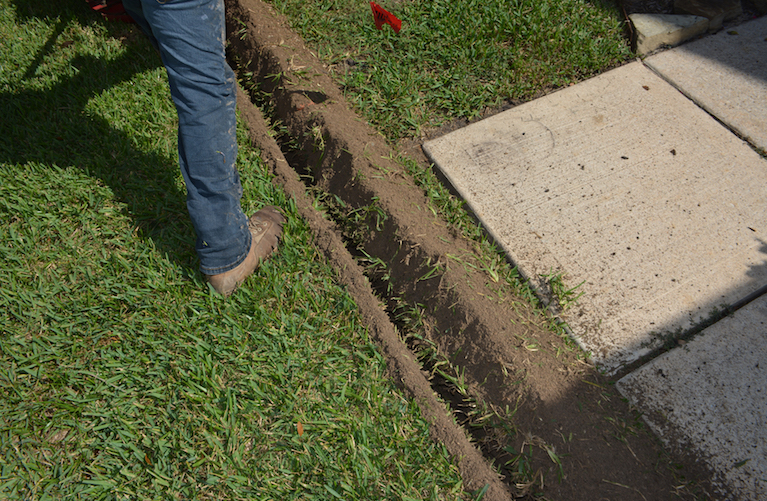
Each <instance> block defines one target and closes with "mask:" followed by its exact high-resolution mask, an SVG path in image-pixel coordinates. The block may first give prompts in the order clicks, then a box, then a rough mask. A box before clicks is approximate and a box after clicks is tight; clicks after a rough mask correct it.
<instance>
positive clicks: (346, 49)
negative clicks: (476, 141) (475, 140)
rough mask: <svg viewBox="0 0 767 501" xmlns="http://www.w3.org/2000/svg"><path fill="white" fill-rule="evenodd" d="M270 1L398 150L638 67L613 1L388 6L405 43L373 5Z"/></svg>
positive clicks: (402, 0) (432, 1) (466, 0)
mask: <svg viewBox="0 0 767 501" xmlns="http://www.w3.org/2000/svg"><path fill="white" fill-rule="evenodd" d="M268 1H269V3H271V4H273V5H274V6H275V7H276V8H277V9H278V10H279V11H280V12H282V13H283V14H285V15H286V16H288V18H289V19H290V22H291V25H292V26H293V28H294V29H295V30H296V31H297V32H298V33H299V34H300V35H301V36H302V37H303V38H304V40H306V41H307V43H308V45H309V46H310V47H311V48H312V50H314V51H315V53H316V54H317V55H318V56H319V58H320V59H321V60H323V61H324V62H325V63H326V64H328V65H329V66H330V67H331V69H332V70H333V72H334V74H335V76H336V77H337V78H338V80H339V83H340V84H341V86H342V87H343V88H344V90H345V92H346V95H347V99H349V101H350V102H352V103H353V104H355V105H356V106H357V108H358V109H359V111H360V112H361V113H362V114H363V115H364V116H365V117H366V118H367V119H368V120H369V121H370V122H371V123H373V124H375V125H376V126H377V127H378V128H379V130H381V131H382V132H383V133H384V134H385V135H386V136H387V137H388V138H389V139H390V140H392V141H396V140H397V139H401V138H404V137H412V136H416V137H417V136H418V135H419V134H420V133H421V132H422V131H423V129H424V128H427V127H435V126H439V125H441V124H443V123H444V122H446V121H449V120H453V119H456V118H463V119H472V118H476V117H478V116H480V115H481V114H482V112H483V111H484V109H485V108H486V107H493V106H498V105H501V104H502V103H503V102H504V101H507V100H513V101H519V100H529V99H531V98H532V97H535V96H537V95H540V94H541V93H542V92H547V91H550V90H553V89H555V88H559V87H563V86H567V85H569V84H571V83H574V82H577V81H579V80H582V79H584V78H587V77H590V76H593V75H596V74H597V73H599V72H601V71H604V70H605V69H607V68H609V67H611V66H615V65H617V64H620V63H622V62H625V61H626V60H628V59H629V58H630V57H631V51H630V49H629V46H628V43H627V41H626V39H625V37H624V33H623V28H622V23H623V18H622V15H621V14H620V13H619V11H618V9H617V8H616V4H615V2H613V1H612V0H428V1H407V0H379V2H378V3H379V4H380V5H381V6H382V7H383V8H385V9H387V10H389V11H390V12H392V13H393V14H394V15H396V16H397V17H398V18H399V19H401V20H402V29H401V31H400V32H399V34H396V33H395V32H394V31H393V30H392V29H391V28H389V26H386V25H384V26H383V28H384V29H383V30H381V31H378V30H376V27H375V23H374V21H373V15H372V12H371V8H370V4H369V2H366V1H359V0H316V1H312V2H306V1H304V0H268Z"/></svg>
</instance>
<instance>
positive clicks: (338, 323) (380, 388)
mask: <svg viewBox="0 0 767 501" xmlns="http://www.w3.org/2000/svg"><path fill="white" fill-rule="evenodd" d="M0 64H2V71H0V113H2V115H3V118H2V122H0V123H2V125H1V126H0V127H2V134H0V497H2V498H3V499H216V500H224V499H265V500H266V499H275V500H278V499H279V500H283V499H306V500H308V499H322V500H326V499H336V498H337V499H349V500H351V499H360V500H369V499H396V500H404V499H412V500H421V499H435V500H436V499H440V500H442V499H464V498H465V497H466V495H465V494H463V492H462V484H461V480H460V477H459V475H458V473H457V470H456V468H455V467H454V466H453V465H452V464H451V463H450V461H449V459H448V457H447V453H446V451H445V450H444V448H443V447H442V446H441V445H438V444H434V443H433V442H432V441H431V440H430V439H429V435H428V429H427V425H426V423H425V422H424V421H423V419H422V418H421V417H420V415H419V412H418V409H417V407H416V406H415V405H414V404H413V403H412V402H410V401H409V400H407V399H406V398H404V397H403V396H402V394H401V393H400V392H398V391H397V390H396V389H395V388H393V387H392V385H391V383H390V382H389V381H388V380H387V378H386V376H385V363H384V360H383V359H382V357H381V356H380V355H379V354H378V352H377V351H376V349H375V347H374V345H373V344H372V343H371V342H370V340H369V339H368V338H367V334H366V331H365V328H364V326H362V325H360V322H359V319H358V317H357V314H356V307H355V305H354V303H353V301H352V300H351V298H350V297H349V296H348V295H347V294H346V293H345V292H344V291H343V289H342V288H340V287H339V286H338V285H337V283H336V282H335V280H334V272H333V271H332V270H331V269H330V268H329V267H328V266H327V265H326V264H325V262H324V260H323V259H322V257H321V256H320V255H319V254H318V252H317V250H316V249H315V247H314V246H313V244H312V242H311V236H310V233H309V231H308V229H307V227H306V226H305V224H304V223H303V222H302V221H301V220H300V218H299V217H298V216H297V213H296V210H295V208H294V207H293V205H292V204H291V202H290V201H289V200H287V199H286V197H285V195H284V193H283V192H282V191H281V190H280V189H279V188H278V187H275V186H274V185H273V184H272V182H271V179H270V177H269V175H268V172H267V168H266V167H265V165H264V164H263V163H262V162H261V160H260V158H259V157H258V155H257V152H254V151H252V150H250V149H249V148H247V147H246V146H245V140H244V133H243V131H242V130H241V131H240V138H241V141H240V143H241V145H242V147H241V150H240V158H239V165H240V173H241V178H242V182H243V186H244V191H245V197H244V199H243V208H244V209H245V210H246V211H247V212H251V211H253V210H255V209H257V208H259V207H261V206H263V205H265V204H275V205H278V206H280V207H282V208H283V210H284V211H285V212H286V214H287V216H288V223H287V225H286V228H285V237H284V240H283V243H282V245H281V249H280V252H279V254H278V255H276V256H275V257H274V258H273V259H270V260H269V261H268V262H267V263H265V264H264V266H263V267H262V268H261V269H260V270H259V271H258V272H257V273H256V274H255V275H254V276H253V277H252V278H251V279H249V280H248V281H247V282H246V283H245V285H244V286H243V287H242V288H241V289H240V290H239V291H238V292H237V293H236V294H235V295H234V296H232V298H230V299H229V300H224V299H223V298H221V297H220V296H218V295H216V294H215V293H213V292H212V291H210V290H209V289H208V288H207V286H206V284H205V283H204V281H203V280H202V276H201V275H200V274H199V272H197V271H196V266H197V263H196V258H195V255H194V250H193V243H194V235H193V232H192V229H191V225H190V223H189V221H188V217H187V215H186V210H185V192H184V188H183V183H182V181H181V178H180V174H179V172H178V167H177V162H176V151H175V148H176V143H175V112H174V109H173V106H172V103H171V102H170V99H169V95H168V91H167V83H166V81H165V75H164V70H163V69H162V68H161V67H160V65H159V60H158V58H157V56H156V55H155V54H154V52H153V50H152V49H151V48H150V47H149V45H148V44H147V43H146V41H144V40H143V38H142V37H140V36H138V35H137V34H136V32H135V31H134V30H133V29H131V28H130V27H128V26H125V25H122V24H119V23H117V24H108V25H107V24H105V23H104V22H102V21H101V20H100V19H99V18H97V17H95V16H93V15H91V14H90V13H89V12H88V11H87V10H86V8H85V6H84V5H83V2H81V1H79V0H70V1H68V2H59V3H57V4H56V9H55V10H54V9H52V8H51V7H50V6H49V5H47V4H45V5H43V4H40V5H38V4H34V3H27V2H21V1H18V2H10V1H9V0H0ZM299 423H301V425H302V427H303V430H304V433H303V434H302V435H299V433H298V424H299Z"/></svg>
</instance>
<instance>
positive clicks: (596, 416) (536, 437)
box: [226, 0, 710, 501]
mask: <svg viewBox="0 0 767 501" xmlns="http://www.w3.org/2000/svg"><path fill="white" fill-rule="evenodd" d="M226 8H227V32H228V34H229V35H228V41H229V56H230V60H231V63H232V66H233V67H236V68H237V69H238V74H239V77H240V79H241V82H242V83H243V87H244V88H247V89H248V90H249V91H250V92H251V93H250V94H246V93H245V92H244V91H241V92H240V95H239V96H238V108H239V111H240V115H241V118H242V119H243V120H244V121H245V123H246V124H247V126H248V128H249V130H250V135H251V140H252V141H253V143H254V145H255V146H256V147H257V148H258V149H259V150H260V152H261V155H262V158H263V159H264V161H266V162H267V163H268V164H269V165H270V167H271V168H272V169H273V172H274V174H275V181H276V182H278V183H280V184H281V185H282V186H283V187H284V189H285V191H286V192H287V193H288V195H289V196H291V197H292V199H293V201H294V202H295V204H296V206H297V208H298V210H299V212H300V214H301V215H302V217H304V218H305V219H306V221H307V222H308V224H309V226H310V227H311V228H312V230H313V232H314V235H315V243H316V245H317V247H318V248H320V249H321V250H322V251H323V252H324V254H325V255H326V256H327V259H328V261H329V262H330V263H331V264H332V265H333V266H334V267H335V269H336V270H337V272H338V276H339V280H340V281H341V282H342V283H343V284H344V285H345V286H346V287H347V289H348V290H349V292H350V293H351V294H352V295H353V297H354V298H355V301H356V302H357V304H358V306H359V310H360V315H361V317H362V319H363V321H365V322H366V324H367V326H368V330H369V332H370V335H371V337H372V338H373V339H374V341H376V342H377V343H378V346H379V347H380V349H381V352H382V353H383V354H384V356H385V357H386V359H387V363H388V367H389V372H390V375H391V377H392V379H393V381H394V382H395V384H397V385H398V386H400V387H401V388H403V389H404V390H405V391H406V392H407V393H408V394H409V395H410V396H411V397H412V398H414V399H415V401H416V402H417V403H418V404H419V406H420V408H421V411H422V413H423V415H424V417H425V418H426V420H427V421H428V422H429V423H430V429H431V433H432V438H433V439H434V440H436V441H439V442H441V443H443V444H444V445H445V446H446V448H447V450H448V451H449V452H450V454H451V455H452V457H453V459H454V461H455V463H456V465H457V466H458V468H459V471H460V473H461V476H462V478H463V481H464V485H465V488H466V491H467V498H469V497H470V498H472V499H477V498H479V497H480V496H479V495H480V494H481V495H482V496H481V498H482V499H484V500H487V501H495V500H509V499H516V498H525V497H526V498H530V499H533V498H536V499H538V498H540V497H541V496H542V497H544V498H545V499H551V500H602V499H608V500H613V499H616V500H617V499H621V500H645V501H647V500H663V499H703V498H708V495H707V494H706V493H707V492H708V491H709V487H708V481H707V479H708V478H710V477H709V474H708V472H706V471H705V470H703V469H702V468H701V467H700V466H698V465H697V463H696V462H695V460H694V458H689V457H684V456H679V455H673V454H670V453H668V452H667V451H665V450H664V449H663V448H662V446H661V444H660V443H659V442H658V441H657V439H656V438H655V437H654V436H653V435H652V434H651V432H650V431H649V430H648V429H647V428H646V426H644V425H643V422H642V420H641V417H640V416H639V414H638V413H637V412H636V411H635V410H634V409H631V408H630V407H629V404H628V403H627V402H626V401H624V400H623V399H622V398H621V397H620V396H619V395H618V393H617V391H616V390H615V389H614V388H613V382H614V381H612V380H610V379H609V378H606V377H604V376H603V375H601V374H600V373H599V371H598V370H596V369H595V368H594V367H593V366H591V365H590V364H588V363H587V362H584V360H583V359H584V354H582V353H581V352H579V351H578V349H577V348H576V347H575V345H574V344H573V343H572V342H571V341H570V340H568V339H567V337H566V336H563V335H561V334H559V333H558V331H561V329H559V330H558V329H556V328H552V327H553V326H556V322H557V321H556V319H554V318H552V317H551V316H550V315H549V314H547V312H546V311H545V310H543V309H542V308H541V307H539V306H536V304H535V303H536V302H535V301H531V300H530V299H529V298H523V297H520V296H519V295H518V294H519V291H520V290H521V289H519V288H513V287H509V286H508V285H506V284H505V283H504V280H499V277H498V275H497V274H494V273H489V272H488V271H487V270H486V269H484V268H485V267H483V265H482V263H483V262H484V260H485V257H483V255H482V253H483V252H484V251H482V250H480V249H479V245H478V244H477V242H476V241H474V240H472V239H470V238H467V237H465V236H463V235H462V234H461V233H460V232H459V231H458V230H456V229H455V228H454V227H453V226H452V225H450V224H448V223H447V222H446V221H445V220H444V219H443V218H441V217H440V216H438V215H437V214H438V211H436V210H432V205H431V202H430V200H429V199H428V198H427V196H426V194H425V193H424V189H423V188H422V187H420V186H419V184H418V183H417V182H416V181H415V180H414V178H413V176H412V175H411V174H410V173H408V171H407V170H406V168H405V167H403V165H402V162H399V161H397V159H398V158H399V156H400V154H401V153H400V150H399V149H398V148H397V145H389V144H387V142H386V141H385V139H384V138H383V136H382V135H381V134H379V133H378V132H376V131H375V130H374V129H373V128H372V127H370V126H369V125H368V124H367V123H365V122H364V121H363V120H362V119H361V118H360V117H359V116H357V115H356V114H355V113H354V111H353V110H352V109H351V107H350V106H349V105H348V104H347V103H346V101H345V100H344V97H343V94H342V92H341V91H340V89H339V88H338V87H337V85H336V84H335V83H334V81H333V80H332V78H331V76H330V74H329V72H328V70H327V69H326V68H325V67H324V66H323V64H322V63H321V62H320V61H319V60H318V59H317V58H316V57H315V56H314V55H313V54H312V53H311V51H310V50H309V49H307V48H306V46H305V44H304V42H303V41H302V40H301V38H300V37H298V35H296V34H295V33H294V32H293V31H291V30H290V29H289V27H288V24H287V22H286V20H285V19H284V18H282V17H281V16H279V15H278V14H277V13H275V12H274V11H273V10H272V9H271V7H269V6H268V5H266V4H264V3H262V2H260V1H258V0H226ZM254 96H258V98H259V99H260V100H261V101H263V99H264V96H268V98H267V101H266V102H265V103H261V104H266V107H265V108H268V112H267V113H268V117H267V118H268V119H269V120H270V122H272V123H275V122H277V121H278V122H279V123H281V124H282V125H283V127H284V131H283V133H282V141H280V143H279V144H278V142H277V141H275V139H274V138H273V136H274V134H273V132H271V131H270V130H268V129H267V125H266V122H265V117H264V114H263V113H262V111H261V109H259V107H257V106H255V105H254V104H253V100H252V99H249V97H250V98H252V97H254ZM412 161H414V162H421V163H423V162H425V160H424V159H423V158H422V157H420V158H419V157H418V156H417V155H413V156H412ZM421 167H423V168H428V165H422V166H421ZM306 180H308V185H307V181H306ZM318 193H319V194H320V195H319V197H318V195H317V194H318ZM318 198H319V199H323V198H324V199H329V200H334V201H335V204H334V205H335V207H336V208H339V207H340V208H341V209H343V211H344V212H345V214H346V216H347V217H346V218H345V219H343V220H341V219H339V220H338V221H332V220H331V218H330V217H329V216H328V214H332V213H333V211H326V213H325V214H323V213H320V212H318V210H317V209H316V208H315V207H316V206H317V205H320V202H319V201H318ZM350 214H354V215H355V216H356V218H355V219H354V220H350V218H349V215H350ZM350 221H351V225H352V227H350ZM370 263H376V264H377V266H375V267H373V266H367V268H368V270H369V271H370V273H368V274H367V275H366V274H365V272H364V271H365V270H364V268H366V267H365V266H362V265H363V264H370ZM412 312H415V313H416V314H415V315H411V314H410V313H412ZM471 493H473V494H471Z"/></svg>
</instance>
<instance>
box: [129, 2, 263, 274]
mask: <svg viewBox="0 0 767 501" xmlns="http://www.w3.org/2000/svg"><path fill="white" fill-rule="evenodd" d="M123 4H124V6H125V8H126V10H127V11H128V13H129V14H130V15H131V17H133V19H134V20H135V21H136V22H137V24H138V25H139V26H140V27H141V28H142V30H144V31H145V32H146V33H147V35H148V36H149V37H150V40H152V43H153V44H154V45H155V47H157V49H158V50H159V52H160V56H161V57H162V60H163V63H164V65H165V68H166V70H167V73H168V81H169V84H170V89H171V96H172V98H173V101H174V103H175V105H176V109H177V111H178V120H179V127H178V143H179V164H180V166H181V172H182V174H183V176H184V181H185V182H186V187H187V208H188V210H189V216H190V218H191V220H192V224H193V225H194V228H195V231H196V232H197V243H196V250H197V254H198V256H199V258H200V269H201V271H202V272H203V273H204V274H206V275H217V274H221V273H224V272H227V271H230V270H232V269H234V268H235V267H237V266H238V265H240V264H241V263H243V261H244V260H245V258H246V257H247V256H248V253H249V251H250V249H251V238H252V237H251V232H250V231H249V229H248V218H247V217H246V216H245V214H243V212H242V209H241V208H240V198H241V196H242V187H241V185H240V180H239V175H238V173H237V169H236V166H235V161H236V160H237V140H236V116H235V103H236V95H237V94H236V93H237V87H236V82H235V78H234V73H233V72H232V70H231V68H229V65H228V64H227V62H226V57H225V54H224V30H225V25H224V5H223V0H168V1H163V0H123Z"/></svg>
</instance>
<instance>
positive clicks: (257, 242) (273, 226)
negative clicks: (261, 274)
mask: <svg viewBox="0 0 767 501" xmlns="http://www.w3.org/2000/svg"><path fill="white" fill-rule="evenodd" d="M284 222H285V217H284V216H283V215H282V214H280V212H279V210H277V207H273V206H268V207H264V208H263V209H261V210H259V211H257V212H256V213H255V214H253V215H252V216H250V219H248V229H249V230H250V234H251V235H252V236H253V240H252V242H251V244H250V252H248V255H247V257H245V261H243V262H242V263H240V264H239V265H237V267H236V268H234V269H231V270H229V271H226V272H224V273H219V274H218V275H205V277H206V278H207V279H208V282H209V283H210V285H212V286H213V288H214V289H215V290H216V292H218V293H219V294H221V295H222V296H224V297H229V296H230V295H231V294H232V292H234V291H235V290H236V289H237V287H238V286H239V285H240V284H241V283H242V282H243V281H244V280H245V279H246V278H247V277H248V276H249V275H250V274H251V273H253V272H254V271H255V270H256V268H258V265H259V264H261V261H263V260H264V259H266V258H267V257H269V255H270V254H271V253H272V252H274V250H275V249H276V248H277V243H278V241H279V239H280V235H282V225H283V223H284Z"/></svg>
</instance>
